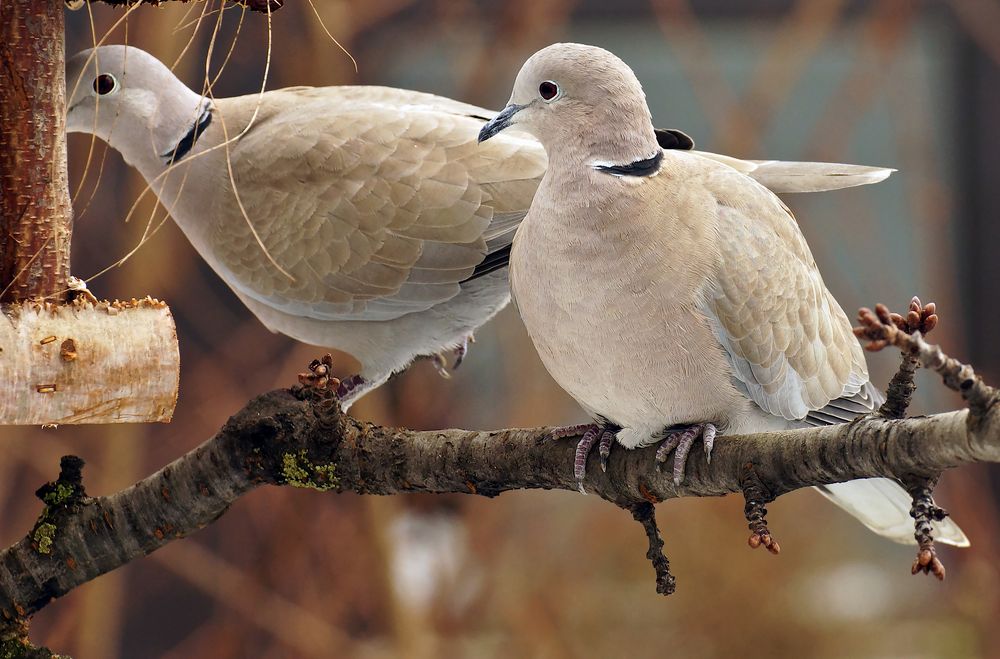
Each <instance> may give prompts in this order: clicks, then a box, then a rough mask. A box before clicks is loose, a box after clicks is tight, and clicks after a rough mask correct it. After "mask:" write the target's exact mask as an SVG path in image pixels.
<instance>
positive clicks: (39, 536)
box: [32, 522, 56, 554]
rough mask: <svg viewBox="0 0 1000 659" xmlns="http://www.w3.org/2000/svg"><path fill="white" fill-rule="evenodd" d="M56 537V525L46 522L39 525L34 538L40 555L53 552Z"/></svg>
mask: <svg viewBox="0 0 1000 659" xmlns="http://www.w3.org/2000/svg"><path fill="white" fill-rule="evenodd" d="M55 537H56V525H55V524H50V523H48V522H45V523H43V524H39V525H38V528H36V529H35V534H34V535H33V536H32V538H33V539H34V541H35V546H36V547H37V548H38V553H39V554H49V553H51V552H52V542H53V541H54V539H55Z"/></svg>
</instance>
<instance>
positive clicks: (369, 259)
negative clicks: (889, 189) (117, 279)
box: [67, 46, 891, 409]
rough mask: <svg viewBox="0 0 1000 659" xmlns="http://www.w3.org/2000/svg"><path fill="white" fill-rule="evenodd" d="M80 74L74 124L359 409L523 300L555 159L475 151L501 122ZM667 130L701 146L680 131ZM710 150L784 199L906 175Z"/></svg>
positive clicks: (303, 95) (161, 70)
mask: <svg viewBox="0 0 1000 659" xmlns="http://www.w3.org/2000/svg"><path fill="white" fill-rule="evenodd" d="M67 69H68V70H67V80H68V87H69V90H70V103H69V111H68V115H67V127H68V130H69V131H71V132H85V133H92V134H95V135H97V136H99V137H100V138H101V139H103V140H105V141H106V142H108V143H109V144H110V145H111V146H112V147H113V148H115V149H117V150H118V151H119V152H121V154H122V155H123V156H124V158H125V160H126V161H127V162H129V163H130V164H132V165H134V166H135V167H136V168H138V169H139V171H140V172H141V173H142V175H143V176H144V177H145V179H146V180H147V181H148V182H149V184H150V186H151V187H152V189H153V191H154V192H155V193H156V195H157V196H158V197H159V199H160V201H161V202H162V203H163V205H164V207H165V208H167V209H168V211H169V212H170V214H171V215H172V216H173V218H174V220H176V222H177V224H178V225H179V226H180V228H181V230H182V231H183V232H184V233H185V235H186V236H187V237H188V239H189V240H190V241H191V243H192V244H193V245H194V247H195V249H196V250H197V251H198V252H199V254H201V256H202V257H203V258H204V259H205V260H206V261H207V262H208V263H209V265H210V266H211V267H212V268H213V269H214V270H215V271H216V272H217V273H218V274H219V276H221V277H222V279H223V280H225V282H226V283H227V284H228V285H229V286H230V287H231V288H232V289H233V290H234V291H235V293H236V295H237V296H239V298H240V299H241V300H242V301H243V302H244V303H245V304H246V306H247V307H249V309H250V310H251V311H252V312H253V313H254V314H255V315H256V316H257V317H258V318H259V319H260V320H261V321H262V322H263V323H264V324H265V325H266V326H267V327H268V328H270V329H271V330H273V331H276V332H281V333H283V334H286V335H288V336H291V337H293V338H295V339H298V340H300V341H303V342H305V343H310V344H314V345H318V346H323V347H328V348H336V349H339V350H342V351H344V352H347V353H349V354H351V355H353V356H354V357H355V358H357V359H358V360H359V361H360V362H361V363H362V365H363V368H362V370H361V373H360V374H359V375H356V376H353V377H351V378H345V379H344V382H343V384H342V385H341V389H340V394H341V403H342V405H343V407H344V408H345V409H346V408H347V407H348V406H349V405H350V404H351V402H353V401H354V400H356V399H357V398H358V397H360V396H361V395H362V394H363V393H364V392H366V391H369V390H371V389H372V388H374V387H376V386H378V385H380V384H381V383H383V382H384V381H385V380H386V379H387V378H388V377H389V376H390V375H391V374H392V373H394V372H396V371H399V370H401V369H403V368H405V367H406V366H407V365H409V364H410V362H412V361H413V359H414V358H416V357H418V356H425V355H435V354H440V353H442V352H443V351H447V350H449V349H455V350H456V351H458V354H461V352H460V351H461V350H462V348H463V346H464V342H465V340H466V337H468V336H470V335H471V334H472V332H473V331H474V330H475V329H477V328H478V327H479V326H481V325H482V324H483V323H485V322H486V321H488V320H489V319H490V318H491V317H492V316H493V315H494V314H496V313H497V312H498V311H499V310H500V309H501V308H503V307H504V306H505V305H506V304H507V302H508V301H509V288H508V283H507V267H506V266H507V259H508V255H509V249H510V243H511V240H512V238H513V234H514V230H515V229H516V227H517V224H518V223H519V222H520V220H521V218H523V216H524V214H525V213H526V212H527V208H528V205H529V204H530V202H531V197H532V196H533V194H534V192H535V189H536V187H537V186H538V182H539V181H540V179H541V176H542V173H543V172H544V170H545V162H546V159H545V152H544V150H543V149H542V147H541V145H540V144H539V143H538V142H537V141H535V140H534V139H533V138H531V137H530V136H528V135H526V134H516V133H514V132H509V133H507V134H505V135H503V136H500V137H498V138H497V139H495V140H493V141H491V142H490V144H489V145H486V146H485V147H482V148H477V145H476V136H477V135H478V133H479V129H480V128H481V127H482V125H483V123H484V122H485V121H486V120H487V119H489V118H490V117H492V116H493V114H494V113H493V112H490V111H488V110H484V109H482V108H478V107H475V106H472V105H466V104H465V103H459V102H457V101H453V100H450V99H447V98H442V97H439V96H433V95H430V94H424V93H419V92H412V91H405V90H399V89H390V88H386V87H357V86H354V87H352V86H345V87H327V88H311V87H292V88H288V89H281V90H277V91H270V92H267V93H264V94H252V95H248V96H240V97H236V98H219V99H211V100H210V99H207V98H205V97H203V96H201V95H199V94H197V93H195V92H193V91H191V90H190V89H189V88H188V87H187V86H185V85H184V84H183V83H182V82H181V81H180V80H178V79H177V78H176V77H175V76H174V75H173V73H172V72H171V71H170V70H169V69H167V67H166V66H164V65H163V64H162V63H161V62H159V61H158V60H157V59H156V58H154V57H153V56H151V55H149V54H148V53H146V52H144V51H142V50H139V49H138V48H133V47H128V46H103V47H100V48H97V49H94V50H86V51H83V52H81V53H79V54H77V55H76V56H74V57H73V58H72V59H71V60H70V61H69V63H68V67H67ZM226 135H228V136H229V139H230V141H229V142H228V144H227V143H226ZM657 136H658V139H659V140H660V141H661V142H663V144H664V146H665V147H666V148H671V149H691V148H692V147H693V144H692V143H691V141H690V138H688V137H687V136H686V135H684V134H683V133H681V132H679V131H659V132H658V133H657ZM701 157H704V158H711V159H715V160H719V161H721V162H724V163H725V164H726V165H727V166H728V167H731V168H735V169H738V170H740V171H745V172H747V173H749V174H750V175H751V176H757V177H759V178H760V179H761V180H764V181H767V183H768V185H771V186H772V189H774V190H777V191H786V190H787V191H804V190H827V189H835V188H839V187H848V186H852V185H862V184H866V183H874V182H876V181H880V180H882V179H884V178H885V177H886V176H888V175H889V173H890V171H891V170H888V169H884V168H877V167H860V166H854V165H836V164H823V163H776V162H774V161H745V160H736V159H733V158H727V157H725V156H719V155H715V154H707V153H702V154H701ZM227 158H228V163H227ZM230 166H231V168H232V173H231V176H230V170H229V167H230ZM233 182H235V189H234V186H233Z"/></svg>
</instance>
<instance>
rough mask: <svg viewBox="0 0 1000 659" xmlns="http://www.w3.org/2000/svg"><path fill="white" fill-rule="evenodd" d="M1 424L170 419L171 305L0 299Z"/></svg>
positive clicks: (174, 357) (175, 375) (174, 371)
mask: <svg viewBox="0 0 1000 659" xmlns="http://www.w3.org/2000/svg"><path fill="white" fill-rule="evenodd" d="M2 311H3V314H2V316H0V382H3V383H4V386H3V387H0V425H46V426H52V425H60V424H83V423H149V422H168V421H170V419H171V417H172V416H173V412H174V407H175V405H176V403H177V388H178V384H179V381H180V353H179V351H178V348H177V332H176V329H175V327H174V319H173V316H172V315H171V314H170V310H169V309H168V308H167V306H166V305H165V304H164V303H162V302H159V301H157V300H153V299H150V298H146V299H144V300H132V301H130V302H118V301H116V302H98V303H97V304H93V303H91V302H85V301H78V302H76V303H73V304H68V305H54V304H40V303H37V302H25V303H20V304H10V305H3V306H2Z"/></svg>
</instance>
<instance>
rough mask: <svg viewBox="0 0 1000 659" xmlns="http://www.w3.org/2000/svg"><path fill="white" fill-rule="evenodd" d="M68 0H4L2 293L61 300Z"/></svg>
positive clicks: (69, 213)
mask: <svg viewBox="0 0 1000 659" xmlns="http://www.w3.org/2000/svg"><path fill="white" fill-rule="evenodd" d="M64 11H65V5H64V3H63V2H62V0H2V1H0V291H3V294H2V295H0V301H2V302H14V301H17V300H25V299H29V298H36V297H46V298H49V299H50V300H52V301H58V302H61V301H63V300H64V299H65V298H66V292H67V282H68V280H69V274H70V272H69V255H70V236H71V233H72V226H73V209H72V207H71V205H70V198H69V182H68V178H67V173H66V125H65V124H66V118H65V108H66V76H65V70H66V53H65V45H64V43H63V40H64V30H65V18H64V15H63V12H64Z"/></svg>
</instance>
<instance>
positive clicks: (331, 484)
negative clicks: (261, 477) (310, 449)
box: [281, 451, 340, 492]
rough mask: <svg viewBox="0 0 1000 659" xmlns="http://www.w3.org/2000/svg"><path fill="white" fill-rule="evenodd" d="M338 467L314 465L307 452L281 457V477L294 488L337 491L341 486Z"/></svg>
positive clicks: (287, 454)
mask: <svg viewBox="0 0 1000 659" xmlns="http://www.w3.org/2000/svg"><path fill="white" fill-rule="evenodd" d="M336 471H337V468H336V465H332V464H331V465H323V464H319V465H318V464H313V463H312V462H310V461H309V458H307V457H306V452H305V451H299V452H298V453H285V454H283V455H282V456H281V475H282V476H283V477H284V479H285V482H286V483H287V484H289V485H291V486H292V487H305V488H308V489H310V490H316V491H317V492H326V491H328V490H333V489H336V488H337V486H338V485H339V484H340V480H339V479H338V478H337V473H336Z"/></svg>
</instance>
